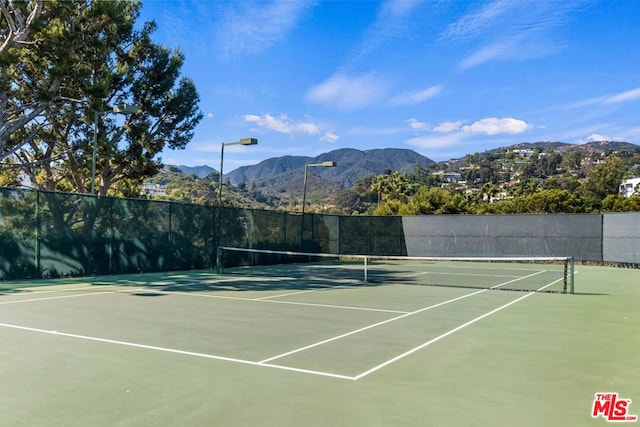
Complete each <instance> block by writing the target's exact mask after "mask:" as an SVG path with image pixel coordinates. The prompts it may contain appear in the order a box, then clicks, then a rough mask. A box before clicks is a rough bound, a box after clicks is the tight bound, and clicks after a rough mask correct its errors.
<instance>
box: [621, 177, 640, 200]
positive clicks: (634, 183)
mask: <svg viewBox="0 0 640 427" xmlns="http://www.w3.org/2000/svg"><path fill="white" fill-rule="evenodd" d="M620 194H622V195H624V196H625V197H631V196H633V195H634V194H640V178H629V179H623V180H622V183H621V184H620Z"/></svg>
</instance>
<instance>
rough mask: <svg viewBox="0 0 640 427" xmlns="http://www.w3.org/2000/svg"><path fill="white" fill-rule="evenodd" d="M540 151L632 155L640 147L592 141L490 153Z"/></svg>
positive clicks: (534, 144) (529, 145) (522, 146)
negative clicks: (618, 152) (626, 153)
mask: <svg viewBox="0 0 640 427" xmlns="http://www.w3.org/2000/svg"><path fill="white" fill-rule="evenodd" d="M526 149H529V150H540V151H549V150H555V151H557V152H559V153H568V152H572V151H581V152H583V153H585V154H593V153H600V154H609V153H612V152H616V151H628V152H630V153H634V152H638V151H640V146H638V145H635V144H632V143H630V142H623V141H592V142H587V143H584V144H568V143H566V142H551V141H541V142H522V143H519V144H514V145H510V146H507V147H500V148H496V149H494V150H490V152H500V151H505V150H526Z"/></svg>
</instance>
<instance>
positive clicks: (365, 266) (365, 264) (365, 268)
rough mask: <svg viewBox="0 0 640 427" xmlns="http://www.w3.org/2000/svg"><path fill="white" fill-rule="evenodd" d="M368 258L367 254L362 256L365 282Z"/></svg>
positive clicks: (365, 279)
mask: <svg viewBox="0 0 640 427" xmlns="http://www.w3.org/2000/svg"><path fill="white" fill-rule="evenodd" d="M368 259H369V257H368V256H365V257H364V282H365V283H367V281H368V274H367V273H368V268H367V260H368Z"/></svg>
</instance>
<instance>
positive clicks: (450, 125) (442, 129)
mask: <svg viewBox="0 0 640 427" xmlns="http://www.w3.org/2000/svg"><path fill="white" fill-rule="evenodd" d="M461 127H462V121H457V122H442V123H440V124H439V125H438V126H436V127H434V128H433V131H434V132H439V133H449V132H453V131H456V130H460V128H461Z"/></svg>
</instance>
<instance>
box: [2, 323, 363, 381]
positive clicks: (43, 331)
mask: <svg viewBox="0 0 640 427" xmlns="http://www.w3.org/2000/svg"><path fill="white" fill-rule="evenodd" d="M0 326H3V327H5V328H11V329H19V330H23V331H30V332H38V333H41V334H48V335H57V336H62V337H68V338H76V339H81V340H86V341H94V342H101V343H106V344H116V345H122V346H125V347H135V348H143V349H146V350H155V351H162V352H165V353H175V354H181V355H185V356H194V357H202V358H205V359H214V360H222V361H226V362H235V363H242V364H245V365H253V366H264V367H268V368H274V369H282V370H285V371H294V372H301V373H305V374H313V375H321V376H324V377H332V378H339V379H343V380H352V381H353V380H354V377H350V376H347V375H339V374H332V373H330V372H322V371H313V370H309V369H300V368H293V367H290V366H282V365H273V364H268V363H261V362H253V361H251V360H244V359H236V358H233V357H225V356H216V355H214V354H206V353H197V352H194V351H185V350H178V349H175V348H168V347H158V346H154V345H146V344H138V343H134V342H128V341H119V340H111V339H107V338H99V337H92V336H87V335H78V334H70V333H67V332H59V331H51V330H46V329H38V328H30V327H27V326H19V325H11V324H8V323H0Z"/></svg>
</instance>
